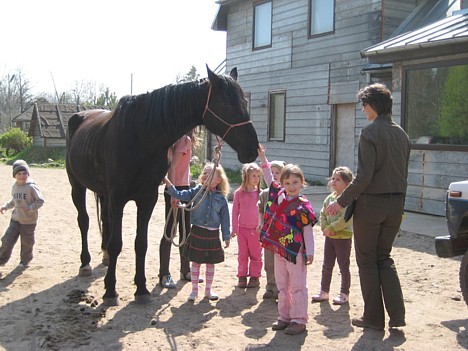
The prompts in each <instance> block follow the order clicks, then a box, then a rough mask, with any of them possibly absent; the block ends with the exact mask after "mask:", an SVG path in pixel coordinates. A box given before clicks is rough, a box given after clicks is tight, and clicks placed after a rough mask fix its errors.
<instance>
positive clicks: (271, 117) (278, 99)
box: [268, 91, 286, 141]
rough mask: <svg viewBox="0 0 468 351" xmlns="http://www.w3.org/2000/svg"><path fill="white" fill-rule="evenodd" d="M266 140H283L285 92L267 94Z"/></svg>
mask: <svg viewBox="0 0 468 351" xmlns="http://www.w3.org/2000/svg"><path fill="white" fill-rule="evenodd" d="M268 112H269V113H268V140H280V141H284V125H285V120H286V92H285V91H276V92H270V94H269V111H268Z"/></svg>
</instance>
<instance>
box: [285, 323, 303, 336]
mask: <svg viewBox="0 0 468 351" xmlns="http://www.w3.org/2000/svg"><path fill="white" fill-rule="evenodd" d="M305 331H306V325H305V324H300V323H296V322H291V323H290V324H289V325H288V327H287V328H286V329H285V330H284V332H285V333H286V334H289V335H297V334H300V333H303V332H305Z"/></svg>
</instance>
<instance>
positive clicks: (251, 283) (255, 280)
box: [247, 277, 260, 288]
mask: <svg viewBox="0 0 468 351" xmlns="http://www.w3.org/2000/svg"><path fill="white" fill-rule="evenodd" d="M259 286H260V280H259V279H258V278H255V277H250V280H249V283H248V284H247V288H258V287H259Z"/></svg>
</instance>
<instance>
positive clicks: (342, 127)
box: [330, 104, 356, 172]
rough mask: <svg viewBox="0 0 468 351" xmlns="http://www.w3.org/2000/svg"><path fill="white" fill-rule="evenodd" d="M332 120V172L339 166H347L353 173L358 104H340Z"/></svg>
mask: <svg viewBox="0 0 468 351" xmlns="http://www.w3.org/2000/svg"><path fill="white" fill-rule="evenodd" d="M334 112H335V113H334V116H333V118H332V145H331V146H332V147H331V149H332V157H331V161H332V162H330V166H331V169H330V172H331V171H332V170H333V169H334V168H335V167H338V166H347V167H349V168H350V169H351V170H352V171H353V172H355V171H356V170H355V169H354V147H355V136H354V135H355V133H356V131H355V127H356V125H355V120H356V104H338V105H335V108H334Z"/></svg>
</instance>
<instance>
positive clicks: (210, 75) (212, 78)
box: [206, 65, 219, 84]
mask: <svg viewBox="0 0 468 351" xmlns="http://www.w3.org/2000/svg"><path fill="white" fill-rule="evenodd" d="M206 71H207V72H208V79H209V80H210V82H211V83H212V84H215V83H216V81H217V80H218V79H219V77H218V75H217V74H216V73H214V72H213V71H212V70H211V69H210V67H208V65H206Z"/></svg>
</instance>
